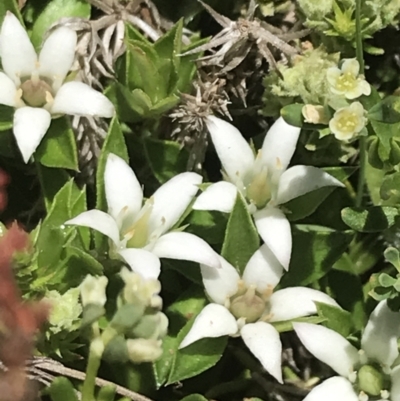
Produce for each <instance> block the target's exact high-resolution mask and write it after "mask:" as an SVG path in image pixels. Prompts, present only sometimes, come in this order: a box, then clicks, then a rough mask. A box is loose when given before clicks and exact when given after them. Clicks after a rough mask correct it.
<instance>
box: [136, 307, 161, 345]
mask: <svg viewBox="0 0 400 401" xmlns="http://www.w3.org/2000/svg"><path fill="white" fill-rule="evenodd" d="M167 328H168V318H167V316H165V315H164V313H162V312H157V313H154V314H151V315H145V316H143V317H142V319H141V320H140V321H139V323H138V324H137V325H136V326H135V327H134V328H133V330H132V332H131V333H130V334H131V335H132V336H134V337H138V338H146V339H156V340H157V339H161V338H163V337H164V336H165V335H166V334H167Z"/></svg>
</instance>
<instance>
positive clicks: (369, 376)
mask: <svg viewBox="0 0 400 401" xmlns="http://www.w3.org/2000/svg"><path fill="white" fill-rule="evenodd" d="M383 385H384V376H383V373H382V372H380V371H379V370H378V369H376V368H375V367H373V366H371V365H364V366H362V367H361V369H360V370H359V371H358V387H359V389H360V391H363V392H364V393H366V394H368V395H375V396H377V395H380V393H381V391H382V390H383Z"/></svg>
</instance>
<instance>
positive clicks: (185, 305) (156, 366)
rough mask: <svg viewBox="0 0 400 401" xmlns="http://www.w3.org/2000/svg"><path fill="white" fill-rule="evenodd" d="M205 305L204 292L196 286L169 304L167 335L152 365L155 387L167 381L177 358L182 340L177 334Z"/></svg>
mask: <svg viewBox="0 0 400 401" xmlns="http://www.w3.org/2000/svg"><path fill="white" fill-rule="evenodd" d="M205 305H206V299H205V296H204V291H203V290H202V289H200V288H198V287H196V286H192V287H191V288H189V289H188V290H187V291H186V292H185V293H183V294H182V295H181V296H180V297H179V298H178V299H177V300H176V301H175V302H174V303H173V304H171V305H170V306H169V307H168V309H167V311H166V314H167V316H168V319H169V327H168V335H167V336H166V337H164V339H163V350H164V352H163V355H162V357H161V358H160V359H159V360H158V361H156V362H155V363H153V370H154V376H155V379H156V384H157V387H158V388H159V387H161V386H162V385H163V384H164V383H166V382H167V381H168V380H169V377H170V373H171V372H172V368H173V367H174V366H175V360H176V359H177V358H178V353H179V352H180V351H178V347H179V344H180V342H181V341H182V338H181V337H179V338H178V333H179V332H180V331H181V329H182V327H183V326H185V324H186V323H187V322H188V320H190V319H191V318H193V316H195V315H197V314H198V313H200V311H201V310H202V309H203V308H204V306H205Z"/></svg>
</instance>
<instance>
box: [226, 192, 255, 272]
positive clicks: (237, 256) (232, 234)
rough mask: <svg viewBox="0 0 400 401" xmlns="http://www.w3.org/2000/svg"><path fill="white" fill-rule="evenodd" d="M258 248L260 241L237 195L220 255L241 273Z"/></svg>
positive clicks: (244, 204) (244, 203)
mask: <svg viewBox="0 0 400 401" xmlns="http://www.w3.org/2000/svg"><path fill="white" fill-rule="evenodd" d="M259 247H260V240H259V237H258V232H257V230H256V228H255V226H254V223H253V219H252V217H251V215H250V213H249V211H248V209H247V204H246V202H245V201H244V199H243V197H242V196H241V195H240V194H239V193H238V195H237V197H236V202H235V206H234V207H233V210H232V213H231V215H230V217H229V220H228V224H227V226H226V231H225V239H224V244H223V246H222V252H221V255H222V256H223V257H224V258H225V259H226V260H227V261H228V262H229V263H231V264H232V265H233V266H234V267H236V268H237V269H239V271H240V272H243V270H244V268H245V267H246V264H247V262H248V261H249V259H250V257H251V256H252V255H253V253H254V252H255V251H256V250H257V249H258V248H259Z"/></svg>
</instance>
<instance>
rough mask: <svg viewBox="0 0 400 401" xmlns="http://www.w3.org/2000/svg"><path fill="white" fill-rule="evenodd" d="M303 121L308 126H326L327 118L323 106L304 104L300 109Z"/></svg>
mask: <svg viewBox="0 0 400 401" xmlns="http://www.w3.org/2000/svg"><path fill="white" fill-rule="evenodd" d="M301 113H302V114H303V117H304V121H305V122H306V123H310V124H328V122H329V117H328V116H327V115H326V112H325V108H324V106H316V105H313V104H306V105H305V106H303V108H302V109H301Z"/></svg>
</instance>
